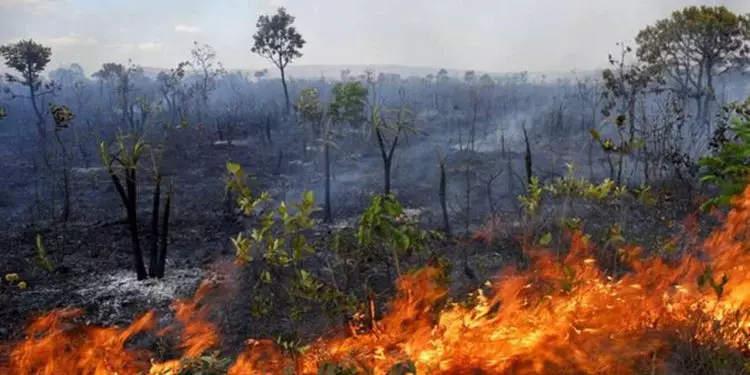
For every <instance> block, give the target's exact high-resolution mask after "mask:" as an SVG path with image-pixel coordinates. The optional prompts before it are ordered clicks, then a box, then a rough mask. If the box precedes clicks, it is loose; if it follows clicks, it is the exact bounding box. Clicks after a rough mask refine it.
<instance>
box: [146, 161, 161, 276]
mask: <svg viewBox="0 0 750 375" xmlns="http://www.w3.org/2000/svg"><path fill="white" fill-rule="evenodd" d="M155 182H156V185H155V186H154V199H153V200H154V201H153V206H152V207H153V210H152V212H151V244H150V245H151V246H150V248H149V252H148V260H149V262H148V276H149V277H156V276H157V274H158V272H159V271H158V270H159V265H158V263H159V254H158V253H159V209H160V206H161V205H160V202H159V201H160V199H161V174H157V175H156V181H155Z"/></svg>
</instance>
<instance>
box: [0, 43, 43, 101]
mask: <svg viewBox="0 0 750 375" xmlns="http://www.w3.org/2000/svg"><path fill="white" fill-rule="evenodd" d="M0 56H2V57H3V59H4V60H5V65H7V66H8V67H9V68H11V69H13V70H15V71H17V72H18V73H20V74H21V77H20V78H19V77H17V76H14V75H12V74H9V73H6V74H5V78H6V80H7V81H8V82H18V83H21V84H23V85H25V86H28V87H29V88H31V89H32V90H37V89H39V88H40V87H41V84H42V82H41V79H40V75H41V74H42V72H44V69H45V68H46V67H47V64H49V62H50V59H51V58H52V49H51V48H49V47H45V46H43V45H41V44H39V43H37V42H35V41H33V40H32V39H29V40H21V41H19V42H16V43H12V44H7V45H4V46H0Z"/></svg>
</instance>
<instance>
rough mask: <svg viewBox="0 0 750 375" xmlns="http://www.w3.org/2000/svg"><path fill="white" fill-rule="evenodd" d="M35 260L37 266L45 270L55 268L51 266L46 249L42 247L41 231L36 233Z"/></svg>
mask: <svg viewBox="0 0 750 375" xmlns="http://www.w3.org/2000/svg"><path fill="white" fill-rule="evenodd" d="M36 262H37V264H38V265H39V267H41V268H42V269H44V270H45V271H47V272H53V271H54V270H55V268H54V267H52V262H51V261H50V260H49V257H48V256H47V251H46V250H45V248H44V242H43V240H42V234H41V233H37V235H36Z"/></svg>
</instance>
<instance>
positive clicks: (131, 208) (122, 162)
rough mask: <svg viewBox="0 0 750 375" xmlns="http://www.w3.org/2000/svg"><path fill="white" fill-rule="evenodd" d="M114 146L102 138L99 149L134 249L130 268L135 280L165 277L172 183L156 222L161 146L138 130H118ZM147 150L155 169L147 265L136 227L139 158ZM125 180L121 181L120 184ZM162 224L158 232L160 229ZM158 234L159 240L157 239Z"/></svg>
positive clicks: (160, 176)
mask: <svg viewBox="0 0 750 375" xmlns="http://www.w3.org/2000/svg"><path fill="white" fill-rule="evenodd" d="M114 143H115V144H114V147H111V146H110V145H107V144H106V143H104V142H101V143H100V145H99V152H100V155H101V158H102V162H103V163H104V166H105V168H106V169H107V171H108V173H109V176H110V178H111V179H112V183H113V184H114V185H115V189H116V190H117V194H118V195H119V196H120V199H121V200H122V204H123V206H125V213H126V215H127V222H128V228H129V230H130V240H131V246H132V253H133V268H134V270H135V272H136V275H137V277H138V280H144V279H146V278H147V277H156V278H163V277H164V269H165V264H166V259H167V243H168V241H167V235H168V229H169V214H170V209H171V201H172V199H171V197H172V184H171V183H170V185H169V188H168V192H167V197H166V199H165V202H164V215H163V216H162V220H161V222H159V209H160V208H159V207H160V200H161V183H162V180H163V173H162V157H163V155H162V152H163V148H162V147H158V146H156V147H155V146H151V145H149V144H148V143H147V142H146V140H145V138H144V137H143V136H139V135H138V134H137V133H131V134H130V135H125V134H118V136H117V138H116V140H115V142H114ZM147 152H150V156H151V158H152V159H151V160H152V164H153V172H154V196H153V211H152V215H151V230H152V233H151V235H152V237H151V242H150V245H151V247H150V249H149V269H148V272H147V271H146V265H145V263H144V261H143V250H142V248H141V240H140V234H139V230H138V222H139V220H138V210H137V209H138V198H137V190H138V181H139V180H138V173H137V172H138V169H140V168H142V166H141V160H142V159H143V158H144V157H146V156H148V154H147ZM123 180H124V184H123ZM159 224H161V233H159V229H158V228H159ZM159 238H161V241H159Z"/></svg>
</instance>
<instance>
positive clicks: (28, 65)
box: [0, 39, 52, 141]
mask: <svg viewBox="0 0 750 375" xmlns="http://www.w3.org/2000/svg"><path fill="white" fill-rule="evenodd" d="M0 56H2V57H3V59H4V60H5V65H6V66H8V67H9V68H11V69H13V70H15V71H16V72H18V73H19V75H20V76H17V75H13V74H10V73H6V74H5V79H6V80H7V81H8V82H10V83H20V84H22V85H23V86H26V87H27V88H28V90H29V96H28V97H27V98H28V99H29V100H30V101H31V106H32V107H33V109H34V114H35V115H36V118H37V132H38V133H39V136H40V138H41V140H42V141H44V140H45V139H46V135H47V133H46V130H45V126H44V124H45V119H44V114H43V112H42V108H41V107H42V106H41V105H40V103H39V99H40V98H41V97H42V96H44V95H47V94H50V93H52V87H46V89H47V90H46V91H41V90H42V88H43V87H42V76H41V74H42V72H43V71H44V69H45V68H46V67H47V64H49V62H50V59H51V57H52V49H51V48H49V47H45V46H43V45H41V44H39V43H37V42H35V41H33V40H32V39H29V40H21V41H19V42H16V43H11V44H7V45H3V46H0ZM13 96H14V97H16V96H18V97H26V96H23V95H15V94H13Z"/></svg>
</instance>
